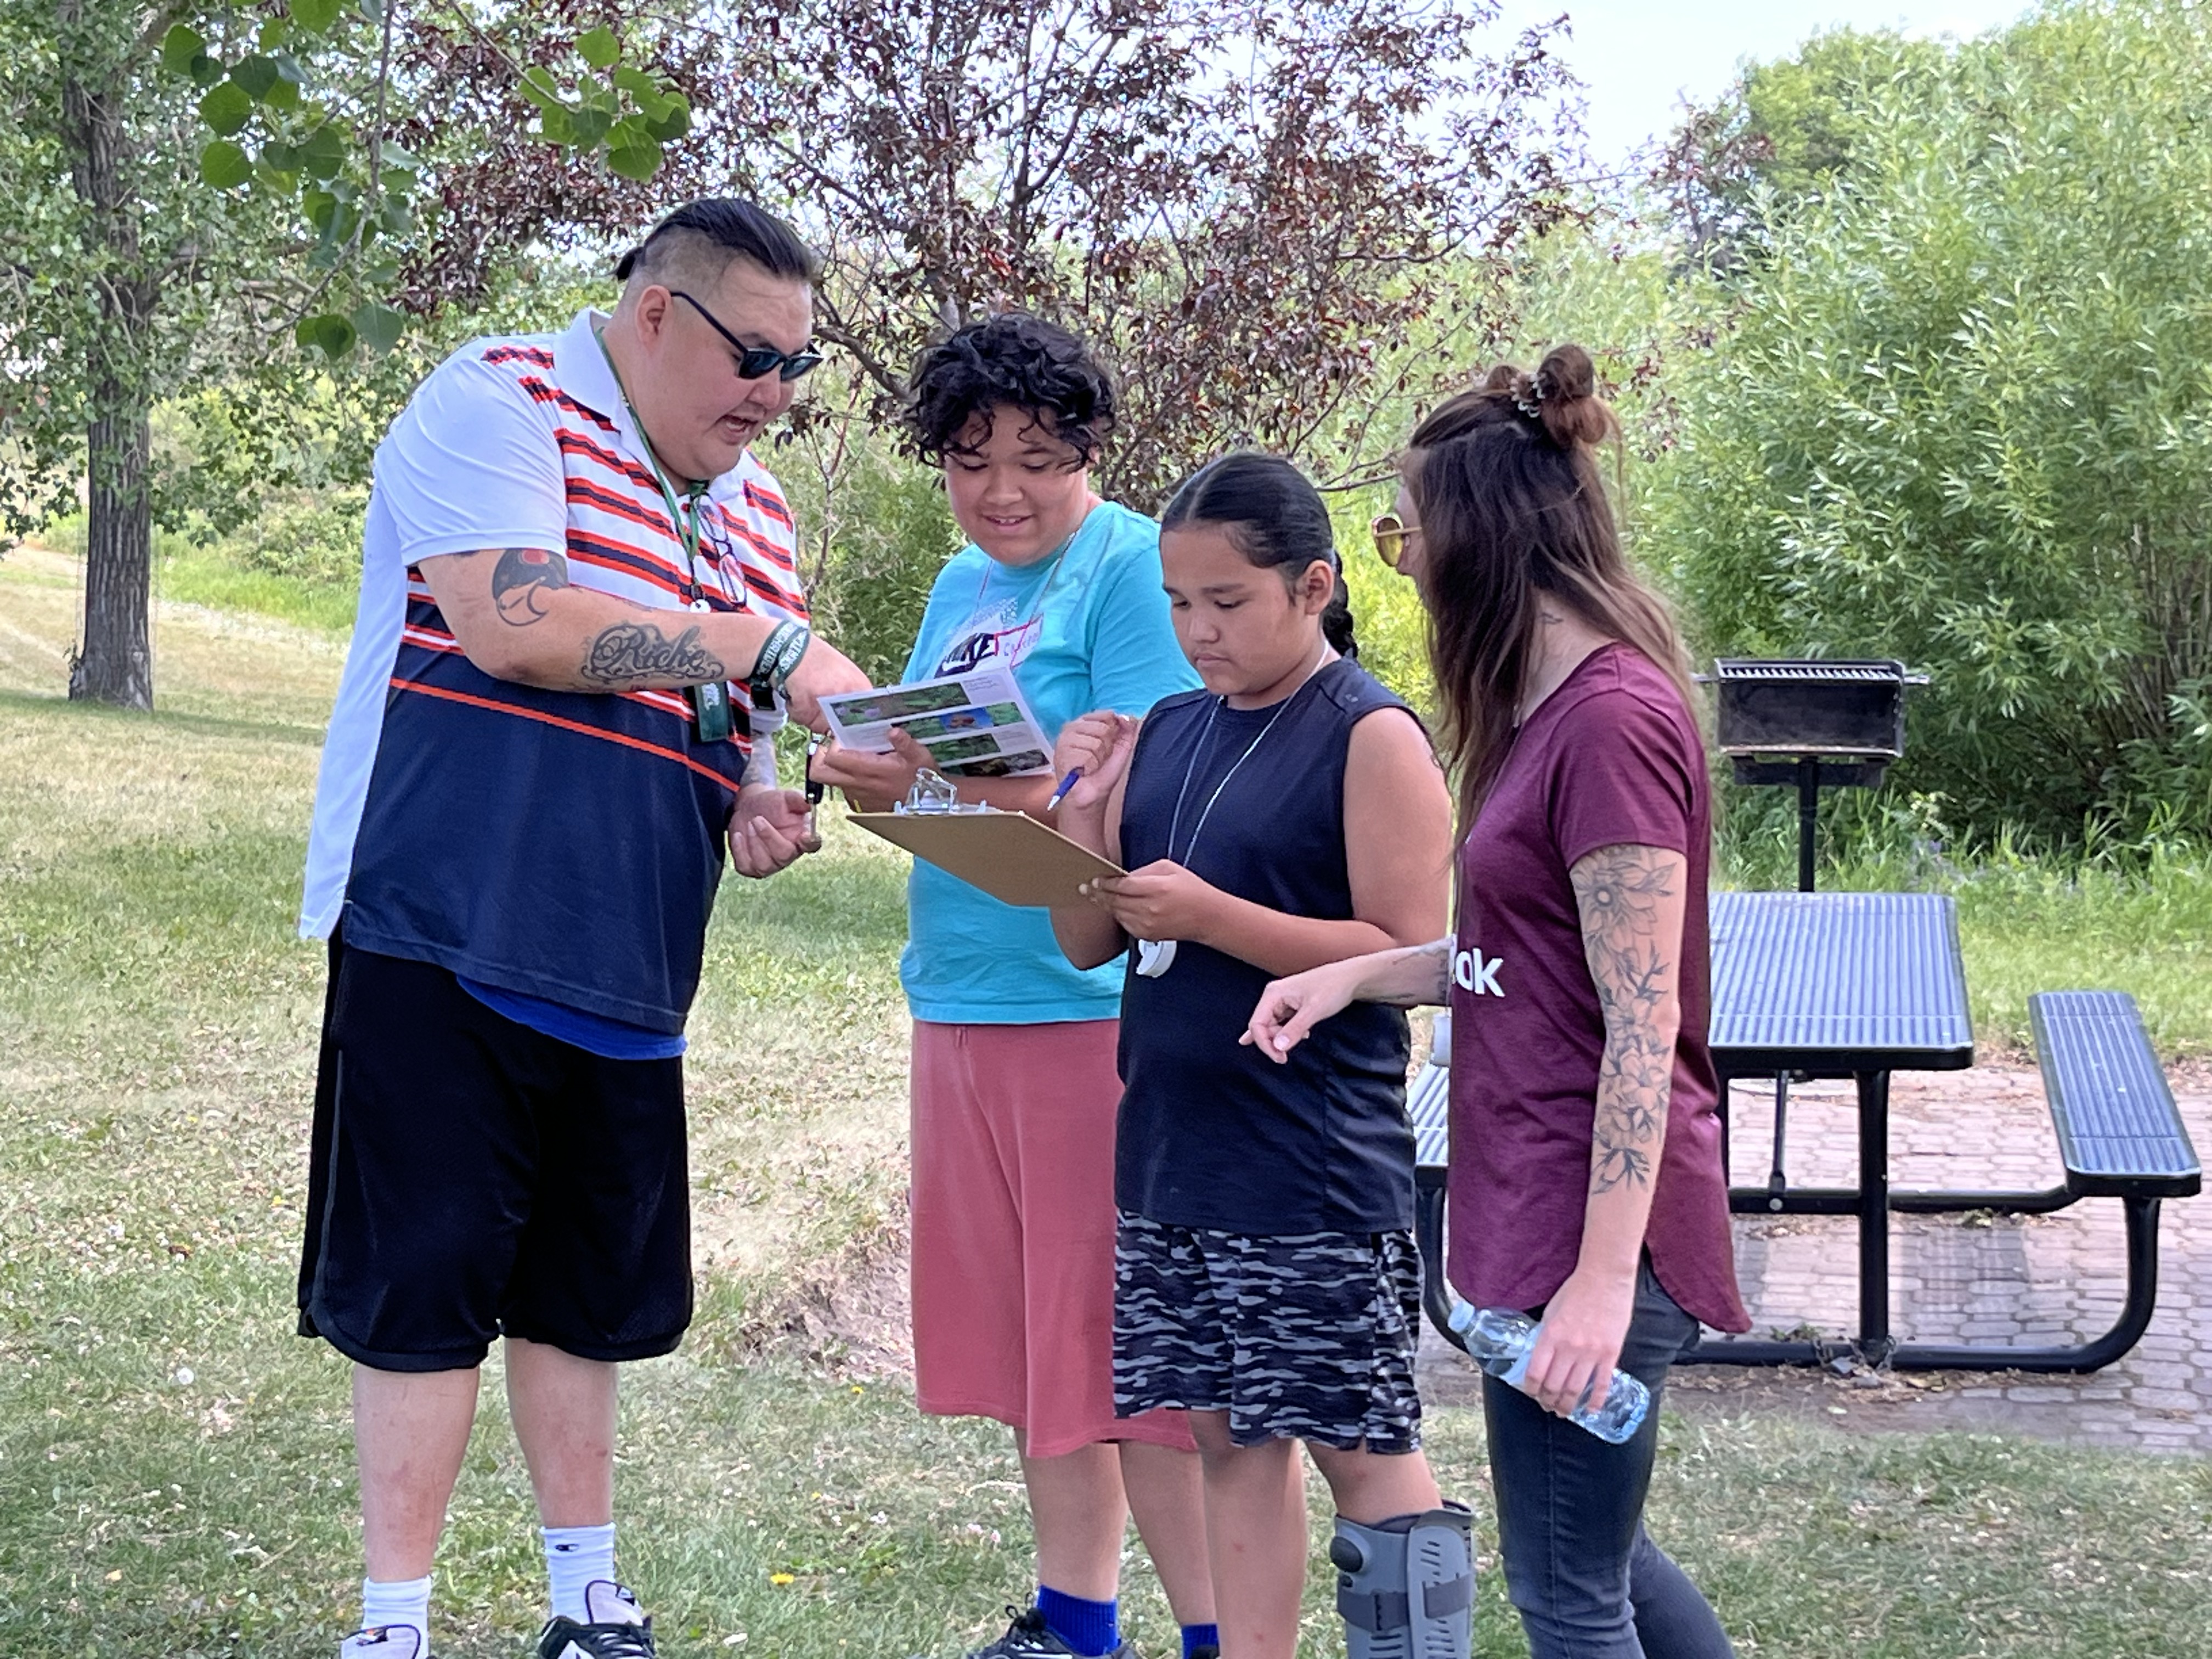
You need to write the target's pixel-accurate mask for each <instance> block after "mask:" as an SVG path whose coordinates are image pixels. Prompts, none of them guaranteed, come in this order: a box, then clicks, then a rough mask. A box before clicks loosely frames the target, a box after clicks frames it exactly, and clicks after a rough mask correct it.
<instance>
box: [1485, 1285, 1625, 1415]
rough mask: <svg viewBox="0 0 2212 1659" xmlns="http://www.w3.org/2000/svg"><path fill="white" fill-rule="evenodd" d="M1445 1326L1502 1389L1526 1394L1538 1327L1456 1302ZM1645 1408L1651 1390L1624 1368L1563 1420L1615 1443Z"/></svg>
mask: <svg viewBox="0 0 2212 1659" xmlns="http://www.w3.org/2000/svg"><path fill="white" fill-rule="evenodd" d="M1451 1328H1452V1329H1453V1330H1454V1331H1455V1332H1456V1333H1457V1334H1459V1335H1460V1336H1461V1337H1462V1338H1464V1339H1465V1340H1466V1342H1467V1351H1468V1353H1469V1354H1471V1355H1473V1356H1474V1359H1475V1360H1476V1362H1477V1363H1478V1364H1480V1365H1481V1367H1482V1369H1483V1370H1486V1371H1488V1372H1489V1373H1490V1374H1491V1375H1492V1376H1494V1377H1496V1378H1498V1380H1499V1381H1500V1382H1502V1383H1504V1384H1505V1385H1506V1386H1507V1387H1508V1388H1514V1389H1521V1391H1522V1393H1523V1394H1526V1393H1528V1389H1527V1388H1526V1387H1525V1386H1523V1385H1524V1383H1526V1381H1527V1378H1528V1356H1529V1355H1530V1354H1531V1353H1533V1352H1535V1347H1536V1333H1537V1332H1538V1331H1539V1330H1541V1329H1542V1327H1541V1326H1540V1325H1539V1324H1537V1322H1535V1321H1534V1320H1533V1319H1531V1318H1529V1317H1528V1315H1526V1314H1523V1313H1515V1312H1514V1311H1513V1310H1511V1309H1510V1308H1474V1307H1470V1306H1468V1304H1466V1303H1464V1302H1462V1303H1461V1304H1459V1305H1458V1306H1457V1307H1455V1308H1454V1309H1453V1310H1452V1316H1451ZM1650 1409H1651V1390H1650V1389H1647V1388H1645V1387H1644V1384H1643V1383H1640V1382H1638V1380H1637V1379H1636V1378H1634V1377H1632V1376H1630V1375H1629V1374H1628V1373H1627V1372H1626V1371H1624V1370H1616V1371H1614V1372H1613V1386H1612V1387H1611V1388H1609V1389H1607V1390H1606V1394H1605V1404H1603V1405H1602V1406H1599V1407H1595V1408H1593V1407H1591V1405H1590V1404H1589V1392H1588V1391H1587V1390H1585V1391H1584V1393H1583V1403H1582V1404H1581V1405H1579V1406H1577V1407H1576V1408H1575V1409H1574V1411H1573V1412H1571V1413H1569V1415H1568V1418H1567V1421H1568V1422H1570V1423H1572V1424H1573V1425H1575V1426H1576V1427H1577V1428H1583V1429H1588V1430H1589V1431H1590V1432H1591V1433H1592V1434H1594V1435H1595V1436H1596V1437H1598V1438H1599V1439H1601V1440H1608V1441H1611V1442H1612V1443H1613V1444H1614V1445H1616V1446H1617V1445H1619V1444H1620V1443H1621V1442H1622V1441H1624V1440H1626V1439H1627V1438H1628V1437H1630V1436H1631V1435H1633V1434H1634V1433H1635V1432H1636V1431H1637V1430H1638V1428H1639V1427H1640V1426H1642V1425H1643V1422H1644V1413H1646V1412H1648V1411H1650Z"/></svg>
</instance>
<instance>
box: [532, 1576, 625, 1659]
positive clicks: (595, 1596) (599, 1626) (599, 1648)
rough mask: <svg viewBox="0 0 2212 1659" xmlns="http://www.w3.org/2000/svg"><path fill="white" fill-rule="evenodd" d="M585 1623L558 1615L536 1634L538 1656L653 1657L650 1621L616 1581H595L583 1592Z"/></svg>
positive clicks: (589, 1658) (587, 1658)
mask: <svg viewBox="0 0 2212 1659" xmlns="http://www.w3.org/2000/svg"><path fill="white" fill-rule="evenodd" d="M584 1610H585V1611H586V1613H590V1614H591V1615H592V1618H591V1622H590V1623H588V1624H582V1625H580V1624H578V1623H577V1622H576V1621H575V1620H573V1619H567V1618H562V1617H560V1616H558V1615H556V1616H555V1617H553V1618H551V1619H549V1620H546V1621H545V1628H544V1630H542V1631H540V1632H538V1659H654V1652H653V1620H650V1619H648V1618H647V1617H646V1616H645V1614H644V1613H641V1612H640V1611H639V1610H638V1605H637V1597H635V1595H631V1594H630V1593H629V1591H628V1590H626V1589H623V1587H622V1586H621V1585H620V1584H611V1583H607V1582H606V1580H605V1579H598V1580H595V1581H594V1582H593V1583H591V1584H590V1585H588V1586H586V1589H585V1591H584Z"/></svg>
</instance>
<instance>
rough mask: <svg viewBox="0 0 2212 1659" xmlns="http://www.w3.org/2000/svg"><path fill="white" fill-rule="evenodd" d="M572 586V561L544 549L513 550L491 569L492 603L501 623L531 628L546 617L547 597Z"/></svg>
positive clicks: (526, 548)
mask: <svg viewBox="0 0 2212 1659" xmlns="http://www.w3.org/2000/svg"><path fill="white" fill-rule="evenodd" d="M566 586H568V559H567V557H566V556H564V555H562V554H559V553H554V552H550V551H548V550H546V549H544V548H542V547H510V548H508V549H507V550H505V551H504V552H502V553H501V555H500V556H499V562H498V563H497V564H495V565H494V566H493V567H492V568H491V602H492V603H493V604H494V605H496V606H498V607H499V619H500V620H501V622H503V623H511V624H512V625H513V626H514V627H516V628H527V627H529V626H530V624H531V623H534V622H536V621H538V619H539V618H541V617H544V614H545V596H546V594H548V593H550V592H552V591H553V590H554V589H555V588H556V587H566Z"/></svg>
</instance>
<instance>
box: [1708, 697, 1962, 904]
mask: <svg viewBox="0 0 2212 1659" xmlns="http://www.w3.org/2000/svg"><path fill="white" fill-rule="evenodd" d="M1699 678H1701V679H1704V680H1705V682H1706V683H1707V684H1711V686H1712V687H1713V689H1714V693H1715V697H1716V701H1717V704H1718V715H1719V719H1718V734H1719V743H1720V750H1721V752H1722V753H1723V754H1724V755H1726V756H1727V757H1729V759H1730V760H1731V761H1733V762H1734V763H1735V780H1736V781H1737V782H1738V783H1750V784H1768V785H1780V786H1784V787H1791V786H1794V787H1796V791H1797V886H1798V889H1799V890H1800V891H1802V892H1808V893H1809V892H1811V891H1812V890H1813V851H1814V825H1815V823H1816V821H1817V818H1818V816H1819V811H1820V791H1821V790H1822V789H1823V788H1829V789H1838V788H1859V789H1871V788H1873V787H1875V786H1876V785H1877V784H1879V783H1881V780H1882V775H1883V773H1884V772H1886V771H1887V769H1888V768H1889V764H1890V763H1891V762H1892V761H1893V760H1896V759H1897V758H1898V757H1899V756H1901V755H1902V754H1904V752H1905V687H1907V686H1908V685H1925V684H1927V683H1928V680H1927V677H1926V676H1925V675H1921V674H1909V673H1907V672H1906V671H1905V665H1904V664H1903V663H1901V662H1895V661H1887V660H1873V659H1863V660H1862V659H1841V658H1836V659H1824V658H1809V659H1752V658H1742V657H1723V658H1721V659H1719V660H1718V661H1717V662H1715V663H1714V664H1713V671H1712V672H1711V674H1710V675H1700V676H1699Z"/></svg>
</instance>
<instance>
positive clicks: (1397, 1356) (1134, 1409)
mask: <svg viewBox="0 0 2212 1659" xmlns="http://www.w3.org/2000/svg"><path fill="white" fill-rule="evenodd" d="M1420 1317H1421V1261H1420V1254H1419V1251H1418V1250H1416V1249H1414V1246H1413V1235H1412V1234H1411V1233H1407V1232H1381V1233H1335V1232H1329V1233H1299V1234H1293V1235H1287V1236H1271V1235H1265V1234H1254V1233H1228V1232H1215V1231H1210V1230H1207V1229H1204V1228H1193V1227H1176V1226H1170V1225H1167V1224H1165V1223H1164V1222H1158V1221H1151V1220H1147V1219H1146V1218H1144V1217H1142V1216H1136V1215H1131V1214H1130V1213H1129V1212H1127V1211H1126V1210H1125V1211H1123V1212H1121V1230H1120V1232H1119V1234H1118V1235H1117V1237H1116V1238H1115V1249H1114V1412H1115V1415H1116V1416H1118V1417H1133V1416H1134V1415H1136V1414H1137V1413H1139V1412H1148V1411H1154V1410H1158V1408H1160V1407H1180V1408H1181V1409H1182V1410H1185V1411H1194V1412H1226V1413H1228V1414H1229V1434H1230V1437H1231V1439H1232V1440H1234V1441H1235V1442H1236V1443H1237V1444H1238V1445H1240V1446H1256V1445H1259V1444H1261V1443H1263V1442H1266V1441H1268V1440H1280V1439H1289V1438H1296V1439H1299V1440H1310V1441H1315V1442H1317V1443H1320V1444H1322V1445H1324V1446H1334V1447H1335V1448H1336V1449H1338V1450H1340V1451H1353V1450H1358V1449H1365V1450H1367V1451H1372V1452H1401V1453H1402V1452H1410V1451H1414V1450H1417V1449H1419V1446H1420V1443H1421V1396H1420V1395H1419V1392H1417V1391H1416V1389H1414V1386H1413V1354H1414V1349H1415V1346H1416V1344H1417V1342H1418V1341H1419V1333H1420Z"/></svg>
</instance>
